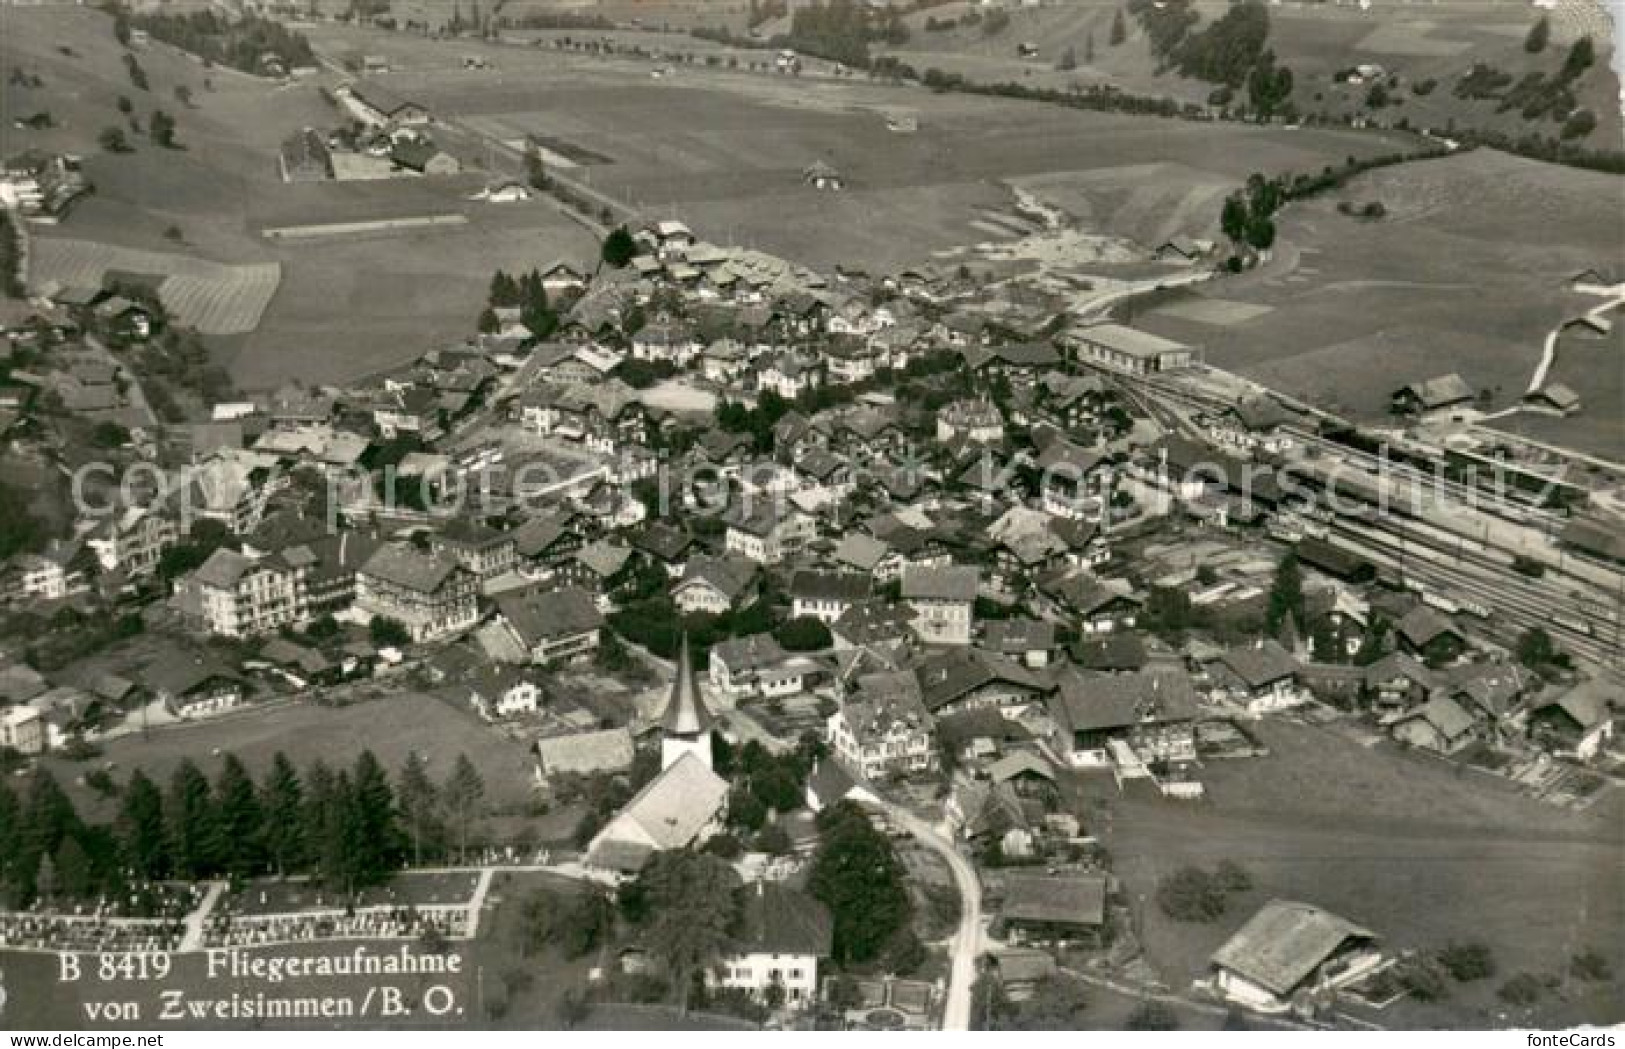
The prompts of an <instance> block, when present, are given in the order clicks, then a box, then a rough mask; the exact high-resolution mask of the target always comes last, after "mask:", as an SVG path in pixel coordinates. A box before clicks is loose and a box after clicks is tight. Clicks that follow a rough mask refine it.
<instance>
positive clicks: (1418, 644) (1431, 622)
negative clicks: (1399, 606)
mask: <svg viewBox="0 0 1625 1049" xmlns="http://www.w3.org/2000/svg"><path fill="white" fill-rule="evenodd" d="M1395 633H1396V634H1397V635H1398V637H1399V642H1400V645H1401V646H1402V647H1403V648H1404V649H1405V651H1407V652H1410V653H1411V654H1413V655H1415V656H1417V657H1419V658H1421V659H1423V660H1425V661H1426V662H1427V663H1428V664H1429V665H1430V666H1438V665H1440V664H1442V663H1448V662H1450V661H1451V660H1453V659H1455V658H1456V657H1457V656H1459V655H1461V654H1462V652H1464V651H1466V649H1467V638H1466V636H1465V635H1463V634H1462V632H1461V631H1460V630H1457V629H1456V627H1455V625H1454V624H1452V623H1451V622H1450V620H1449V619H1448V618H1446V617H1445V615H1444V614H1443V613H1442V612H1439V611H1438V610H1437V609H1435V608H1433V607H1432V606H1431V605H1424V604H1418V605H1417V606H1416V607H1415V608H1413V609H1411V610H1410V611H1409V612H1407V613H1406V614H1405V616H1404V618H1402V619H1401V620H1400V621H1399V623H1398V625H1397V626H1396V628H1395Z"/></svg>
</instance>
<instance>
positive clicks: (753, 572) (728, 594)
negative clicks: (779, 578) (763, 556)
mask: <svg viewBox="0 0 1625 1049" xmlns="http://www.w3.org/2000/svg"><path fill="white" fill-rule="evenodd" d="M757 567H758V566H757V564H756V562H755V561H752V560H750V559H748V558H744V557H740V556H738V555H729V556H725V557H705V556H701V557H695V558H693V559H691V560H690V561H689V562H688V565H687V567H685V568H684V569H683V577H682V579H680V580H678V582H677V583H676V584H675V585H674V586H673V587H672V588H671V596H672V601H673V603H675V604H676V605H677V607H678V609H680V610H681V611H683V612H684V613H693V612H708V613H711V614H713V615H720V614H722V613H724V612H728V611H731V610H733V609H737V608H742V607H744V606H745V605H748V604H749V603H750V602H751V601H753V600H755V598H756V595H757V593H759V592H760V586H759V583H758V579H757Z"/></svg>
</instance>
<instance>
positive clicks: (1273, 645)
mask: <svg viewBox="0 0 1625 1049" xmlns="http://www.w3.org/2000/svg"><path fill="white" fill-rule="evenodd" d="M1219 661H1220V662H1221V663H1223V664H1224V665H1225V666H1226V667H1227V668H1229V670H1230V672H1231V673H1233V674H1235V675H1236V677H1238V678H1240V679H1241V682H1242V684H1244V685H1246V686H1247V687H1248V688H1263V687H1264V686H1265V685H1272V684H1274V683H1275V682H1277V681H1280V680H1281V679H1282V678H1289V677H1292V676H1293V675H1294V674H1296V673H1297V672H1298V661H1297V660H1296V659H1293V658H1292V653H1290V652H1288V651H1287V650H1286V649H1284V648H1282V647H1281V643H1280V642H1278V641H1276V640H1275V639H1274V638H1272V637H1270V638H1265V639H1264V640H1262V641H1260V642H1259V643H1257V644H1256V645H1248V646H1246V647H1244V648H1233V649H1231V650H1230V651H1228V652H1226V653H1225V654H1224V655H1222V656H1220V657H1219Z"/></svg>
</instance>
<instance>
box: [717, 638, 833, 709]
mask: <svg viewBox="0 0 1625 1049" xmlns="http://www.w3.org/2000/svg"><path fill="white" fill-rule="evenodd" d="M818 672H819V666H818V664H817V663H815V662H813V661H812V660H811V659H807V658H805V657H803V656H791V655H790V654H789V653H787V652H785V651H784V649H783V648H781V647H779V643H778V642H777V641H775V640H774V639H773V635H772V634H751V635H749V636H747V637H733V638H729V639H728V640H726V641H723V642H721V643H720V644H717V645H715V646H713V647H712V649H711V670H710V673H711V687H712V688H714V689H716V690H717V691H718V692H721V693H725V694H727V695H731V696H750V695H757V696H764V697H766V698H769V699H771V698H774V697H777V696H794V695H799V694H801V693H802V692H805V691H806V690H807V687H808V685H809V684H810V683H811V681H812V679H813V678H814V677H815V676H816V675H817V674H818Z"/></svg>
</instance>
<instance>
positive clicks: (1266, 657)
mask: <svg viewBox="0 0 1625 1049" xmlns="http://www.w3.org/2000/svg"><path fill="white" fill-rule="evenodd" d="M1208 673H1209V675H1210V677H1211V678H1212V681H1213V693H1214V695H1215V696H1217V697H1219V698H1222V699H1225V700H1228V701H1231V702H1235V703H1239V704H1241V705H1242V706H1244V707H1246V708H1247V712H1248V713H1250V714H1265V713H1269V712H1271V711H1275V710H1285V709H1286V708H1288V707H1293V706H1297V705H1298V704H1299V703H1302V702H1303V701H1304V699H1305V698H1306V697H1305V696H1304V694H1303V693H1302V692H1300V691H1299V689H1298V661H1297V660H1296V659H1294V658H1292V653H1290V652H1288V651H1287V650H1286V649H1284V648H1282V647H1281V644H1280V642H1278V641H1276V640H1275V639H1274V638H1265V639H1263V640H1262V641H1259V642H1257V643H1256V644H1253V645H1248V646H1246V647H1243V648H1233V649H1231V650H1230V651H1228V652H1226V653H1225V654H1224V655H1222V656H1220V657H1219V659H1218V661H1217V662H1216V663H1214V664H1213V665H1212V666H1211V668H1210V669H1209V671H1208Z"/></svg>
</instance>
